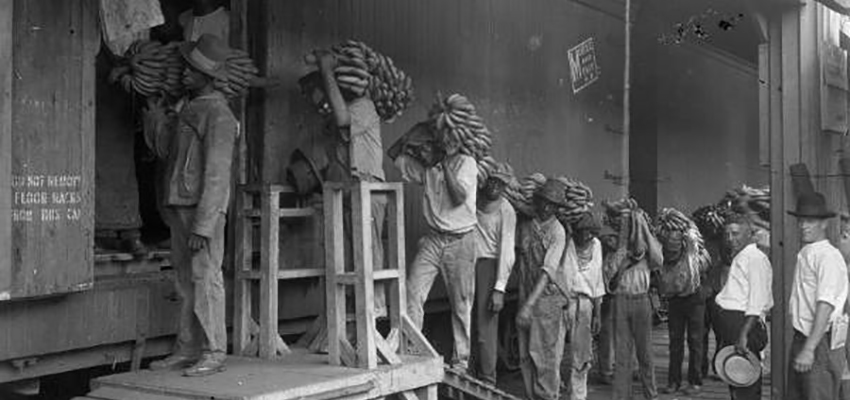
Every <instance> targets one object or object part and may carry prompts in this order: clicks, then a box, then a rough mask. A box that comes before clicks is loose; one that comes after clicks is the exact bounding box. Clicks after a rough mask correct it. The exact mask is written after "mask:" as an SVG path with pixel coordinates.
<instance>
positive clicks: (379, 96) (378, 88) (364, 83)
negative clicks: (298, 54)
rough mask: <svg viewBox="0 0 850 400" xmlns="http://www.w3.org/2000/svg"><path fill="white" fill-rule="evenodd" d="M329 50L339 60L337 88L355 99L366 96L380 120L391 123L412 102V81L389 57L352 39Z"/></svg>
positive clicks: (336, 73) (336, 71)
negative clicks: (373, 104) (373, 105)
mask: <svg viewBox="0 0 850 400" xmlns="http://www.w3.org/2000/svg"><path fill="white" fill-rule="evenodd" d="M331 50H332V51H333V52H334V53H335V54H336V56H337V59H338V60H339V62H338V66H337V67H336V69H335V70H334V74H335V75H336V79H337V82H338V83H339V85H340V89H342V90H345V91H348V92H349V93H351V94H352V95H354V96H355V97H362V96H366V95H368V96H369V97H370V98H371V99H372V101H373V102H374V103H375V108H376V109H377V111H378V115H379V116H380V117H381V120H382V121H385V122H392V121H393V120H394V119H395V118H396V117H398V116H401V114H402V113H403V112H404V110H406V109H407V107H409V106H410V103H412V102H413V80H411V79H410V77H409V76H407V74H405V73H404V71H402V70H400V69H399V68H398V67H396V66H395V64H394V63H393V60H392V59H391V58H389V57H387V56H385V55H383V54H380V53H378V52H376V51H375V50H372V48H370V47H369V46H367V45H366V44H365V43H363V42H359V41H355V40H348V41H346V42H345V43H342V44H340V45H337V46H334V47H333V48H332V49H331Z"/></svg>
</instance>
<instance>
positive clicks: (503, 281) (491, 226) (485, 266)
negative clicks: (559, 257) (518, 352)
mask: <svg viewBox="0 0 850 400" xmlns="http://www.w3.org/2000/svg"><path fill="white" fill-rule="evenodd" d="M511 178H512V174H511V172H510V167H508V166H507V164H500V165H498V167H497V168H496V170H495V171H493V172H492V173H491V174H490V176H489V177H488V178H487V180H486V181H484V187H482V188H481V189H480V190H479V192H478V225H477V229H476V233H477V235H476V253H477V261H476V265H475V307H474V309H475V327H476V328H477V329H476V332H477V340H476V343H475V344H476V345H477V346H473V349H474V350H475V351H473V359H474V360H475V361H476V366H477V371H476V372H477V373H478V377H479V379H481V380H482V381H484V382H487V383H490V384H491V385H494V386H495V385H496V359H497V352H498V344H499V343H498V335H499V312H500V311H502V307H504V304H505V287H506V286H507V285H508V278H509V277H510V276H511V270H512V269H513V267H514V260H515V258H516V257H515V249H514V246H515V244H514V237H515V236H516V212H515V211H514V208H513V206H511V204H510V203H508V201H507V200H505V198H504V197H503V196H502V193H504V191H505V187H506V186H507V184H508V183H509V182H510V180H511Z"/></svg>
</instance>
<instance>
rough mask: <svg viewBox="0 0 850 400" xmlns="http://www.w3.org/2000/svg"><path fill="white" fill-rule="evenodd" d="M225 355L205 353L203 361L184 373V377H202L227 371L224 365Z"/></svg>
mask: <svg viewBox="0 0 850 400" xmlns="http://www.w3.org/2000/svg"><path fill="white" fill-rule="evenodd" d="M225 358H226V356H225V355H224V353H220V352H216V353H204V355H203V356H202V357H201V361H198V362H197V363H196V364H195V365H193V366H191V367H189V368H188V369H186V370H184V371H183V376H189V377H201V376H208V375H212V374H216V373H219V372H222V371H224V370H226V369H227V367H226V366H225V365H224V360H225Z"/></svg>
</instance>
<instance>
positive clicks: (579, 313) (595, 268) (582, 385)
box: [561, 212, 605, 400]
mask: <svg viewBox="0 0 850 400" xmlns="http://www.w3.org/2000/svg"><path fill="white" fill-rule="evenodd" d="M601 228H602V223H601V222H600V221H599V218H598V217H597V216H596V215H594V214H593V213H591V212H584V213H582V214H581V216H580V217H578V219H577V220H576V221H575V222H573V223H572V224H571V229H570V230H571V231H572V234H571V235H570V238H569V239H567V247H566V251H565V252H564V257H563V259H562V260H561V263H562V264H563V266H562V268H563V269H564V271H565V272H566V274H567V279H568V283H569V289H570V291H569V296H570V299H569V300H570V304H569V307H568V308H567V319H568V320H569V321H571V323H570V324H569V325H570V332H569V335H570V344H569V346H568V351H567V354H568V356H567V364H568V365H569V369H570V376H569V377H568V379H569V382H570V385H569V386H570V397H569V399H570V400H587V375H588V372H589V371H590V367H591V361H592V360H593V349H592V344H593V336H594V335H596V334H598V333H599V331H600V329H601V327H602V325H601V323H602V319H601V311H602V297H603V296H605V282H604V280H603V277H602V243H601V242H600V241H599V239H597V236H599V231H600V229H601Z"/></svg>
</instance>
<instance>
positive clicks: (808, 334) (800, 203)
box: [788, 192, 848, 400]
mask: <svg viewBox="0 0 850 400" xmlns="http://www.w3.org/2000/svg"><path fill="white" fill-rule="evenodd" d="M788 213H789V214H791V215H793V216H795V217H797V218H798V225H799V227H800V238H801V240H802V242H803V244H804V246H803V248H802V249H800V251H799V252H798V253H797V265H796V268H795V270H794V281H793V284H792V286H791V300H790V302H789V308H790V311H791V324H792V326H793V327H794V339H793V341H792V342H791V365H790V368H789V369H788V375H789V376H788V398H789V399H803V400H821V399H823V400H826V399H835V398H837V396H838V395H839V386H840V378H841V375H842V373H843V371H844V367H845V366H846V360H845V359H844V349H843V343H841V342H842V341H843V340H844V339H846V337H843V338H839V337H834V338H833V337H832V333H833V329H832V328H833V326H836V324H837V323H839V321H840V320H841V317H842V315H843V313H844V305H845V302H846V301H847V288H848V278H847V270H846V267H845V264H844V259H843V258H842V256H841V252H839V251H838V249H836V248H835V247H833V246H832V244H830V243H829V240H827V229H828V227H829V220H830V218H832V217H834V216H835V213H834V212H832V211H830V210H829V209H827V206H826V199H825V198H824V196H823V195H822V194H820V193H816V192H811V193H804V194H802V195H800V196H799V197H798V199H797V209H796V210H795V211H789V212H788Z"/></svg>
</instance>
